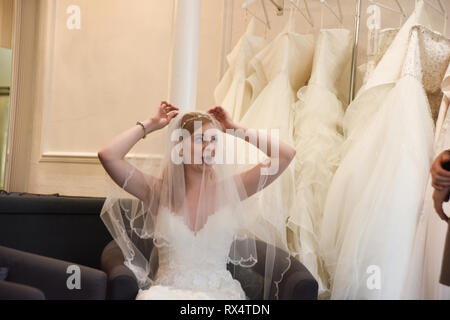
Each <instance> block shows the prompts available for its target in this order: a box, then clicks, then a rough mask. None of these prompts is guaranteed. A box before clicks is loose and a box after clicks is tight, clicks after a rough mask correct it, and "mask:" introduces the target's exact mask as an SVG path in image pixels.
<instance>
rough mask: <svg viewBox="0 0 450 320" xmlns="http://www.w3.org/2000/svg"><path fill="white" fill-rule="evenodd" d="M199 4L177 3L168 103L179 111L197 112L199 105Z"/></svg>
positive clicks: (180, 0)
mask: <svg viewBox="0 0 450 320" xmlns="http://www.w3.org/2000/svg"><path fill="white" fill-rule="evenodd" d="M200 1H201V0H176V1H175V10H174V11H175V19H174V21H175V22H174V26H173V27H174V30H173V39H172V41H173V42H172V48H171V58H170V71H169V72H170V78H169V102H170V103H172V104H173V105H175V106H177V107H179V108H180V110H194V109H195V104H196V98H197V74H198V47H199V34H200Z"/></svg>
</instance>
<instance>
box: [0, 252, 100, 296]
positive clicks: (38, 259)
mask: <svg viewBox="0 0 450 320" xmlns="http://www.w3.org/2000/svg"><path fill="white" fill-rule="evenodd" d="M70 265H74V263H71V262H67V261H63V260H58V259H53V258H48V257H44V256H41V255H37V254H33V253H28V252H24V251H20V250H15V249H11V248H7V247H3V246H0V267H1V269H2V279H0V300H11V299H12V300H22V299H31V300H42V299H49V300H50V299H57V300H86V299H88V300H104V299H105V296H106V274H105V273H104V272H102V271H101V270H97V269H93V268H90V267H86V266H82V265H78V264H76V265H77V266H78V267H79V268H80V283H81V288H80V289H69V288H68V287H67V279H68V278H69V276H70V275H71V274H69V273H67V268H68V267H69V266H70Z"/></svg>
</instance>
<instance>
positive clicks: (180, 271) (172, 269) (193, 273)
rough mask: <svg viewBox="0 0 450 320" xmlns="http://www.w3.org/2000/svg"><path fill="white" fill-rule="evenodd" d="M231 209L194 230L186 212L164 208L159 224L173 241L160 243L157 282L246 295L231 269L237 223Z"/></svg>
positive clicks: (156, 283)
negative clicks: (231, 248)
mask: <svg viewBox="0 0 450 320" xmlns="http://www.w3.org/2000/svg"><path fill="white" fill-rule="evenodd" d="M229 213H230V212H229V210H228V209H222V210H219V211H217V212H216V213H214V214H213V215H211V216H209V217H208V219H207V221H206V223H205V224H204V226H203V227H202V228H201V229H200V230H198V231H196V232H194V231H192V230H191V229H190V227H188V225H187V224H186V223H185V222H184V221H183V219H184V218H183V217H182V216H177V215H175V214H172V213H170V211H169V210H168V209H165V208H162V209H161V210H160V211H159V213H158V219H157V223H156V224H157V225H156V228H157V230H158V232H161V233H163V234H166V235H167V236H166V237H167V238H166V239H167V240H168V242H169V243H170V244H169V245H163V246H160V247H158V264H159V266H158V271H157V273H156V277H155V279H154V282H155V283H154V285H163V286H172V287H176V288H180V289H188V290H200V291H204V292H212V293H213V294H214V295H217V294H222V295H224V297H225V296H227V295H228V297H230V298H232V297H235V298H237V299H245V293H244V292H243V290H242V287H241V285H240V283H239V282H238V281H237V280H235V279H233V277H232V275H231V273H230V272H229V271H228V270H227V262H228V261H229V258H228V257H229V251H230V247H231V244H232V241H233V239H234V234H235V230H236V229H235V227H236V225H235V223H233V219H230V215H229Z"/></svg>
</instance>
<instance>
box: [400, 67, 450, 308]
mask: <svg viewBox="0 0 450 320" xmlns="http://www.w3.org/2000/svg"><path fill="white" fill-rule="evenodd" d="M442 91H443V92H444V97H443V99H442V103H441V107H440V109H439V116H438V119H437V123H436V134H435V143H434V157H437V155H438V154H440V153H441V152H442V151H444V150H446V149H450V112H449V110H448V107H449V102H450V65H449V66H448V68H447V72H446V74H445V77H444V80H443V81H442ZM433 191H434V188H433V187H432V185H431V176H430V178H429V180H428V184H427V190H426V193H425V201H424V204H423V210H422V212H421V215H420V219H419V226H418V228H417V233H416V236H415V244H414V249H413V254H412V258H411V262H410V268H409V269H410V270H409V272H408V281H407V285H406V287H405V293H404V298H406V299H426V300H429V299H431V300H450V287H448V286H444V285H443V284H440V283H439V276H440V274H441V268H442V258H443V253H444V245H445V237H446V235H447V230H448V225H447V224H446V223H445V222H444V221H442V220H441V218H440V217H439V216H438V214H437V213H436V210H435V209H434V202H433ZM444 211H445V212H449V211H450V210H449V204H448V203H444Z"/></svg>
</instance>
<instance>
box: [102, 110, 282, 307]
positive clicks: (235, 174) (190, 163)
mask: <svg viewBox="0 0 450 320" xmlns="http://www.w3.org/2000/svg"><path fill="white" fill-rule="evenodd" d="M161 131H162V132H161V133H162V135H160V136H157V138H155V137H152V138H153V139H149V138H147V139H144V140H141V141H140V142H139V143H142V144H145V149H146V150H148V151H149V152H148V153H149V154H152V155H154V154H155V152H157V151H158V150H162V152H159V153H157V156H156V157H155V156H152V157H147V158H140V159H136V158H129V159H128V158H127V161H128V163H129V164H130V165H129V171H128V173H127V175H126V178H125V179H124V183H123V185H122V186H119V185H117V184H115V183H114V182H113V181H112V179H108V195H107V198H106V200H105V203H104V205H103V208H102V210H101V218H102V220H103V222H104V223H105V225H106V227H107V228H108V230H109V232H110V233H111V235H112V236H113V238H114V240H115V241H116V243H117V245H118V246H119V247H120V249H121V251H122V253H123V255H124V263H125V265H126V266H127V267H128V268H129V269H130V270H132V271H133V273H134V275H135V276H136V279H137V283H138V286H139V288H141V289H147V288H149V287H150V286H151V285H152V284H153V281H154V276H155V263H154V261H155V260H156V258H155V255H156V254H157V252H158V250H154V249H155V248H156V249H158V248H162V247H164V246H174V245H180V242H179V241H178V242H177V241H176V239H177V236H178V234H179V233H180V232H181V230H180V227H181V226H180V224H179V223H175V222H176V221H181V222H183V224H184V226H183V231H182V232H188V233H190V234H191V236H190V237H185V238H184V239H189V240H188V241H184V242H183V252H184V255H185V256H186V257H187V259H186V263H196V264H198V265H207V264H208V263H210V257H209V256H208V250H204V248H206V247H207V246H208V245H211V244H212V243H214V241H221V240H222V239H220V238H219V237H222V236H223V234H224V233H223V232H214V231H215V230H214V228H217V227H218V226H220V228H221V231H223V230H227V231H229V235H230V236H231V237H232V239H233V241H232V243H231V245H230V250H229V254H228V256H227V257H224V263H227V264H228V266H229V268H228V269H229V270H230V272H231V273H232V275H233V277H235V276H236V273H237V272H242V270H247V271H249V270H250V271H254V272H255V274H256V273H258V274H259V275H262V276H261V281H260V285H261V286H263V288H262V289H263V290H262V291H263V295H262V296H263V298H264V299H277V298H279V296H278V292H279V283H280V282H281V281H282V278H283V275H284V273H285V272H286V271H287V270H288V268H289V267H290V256H289V254H288V253H287V252H288V250H286V249H287V248H281V249H283V250H278V249H277V247H276V239H275V238H274V234H275V232H274V231H273V230H271V228H270V226H268V225H267V224H265V223H264V222H263V221H264V219H263V218H262V217H263V216H264V215H265V214H276V213H273V212H271V213H264V212H259V211H261V210H264V209H263V206H255V205H254V204H255V203H258V202H261V199H260V196H261V195H260V194H261V193H259V192H258V191H259V190H261V189H262V188H264V187H265V184H266V181H267V174H268V171H270V170H264V169H266V168H267V166H269V163H270V161H267V159H268V157H267V155H263V158H264V156H265V159H262V160H261V161H259V159H256V158H261V155H262V154H263V152H261V151H260V150H258V149H256V147H254V146H253V145H251V144H250V143H248V142H246V141H245V140H244V139H241V138H239V137H237V136H236V135H232V134H228V133H225V132H224V130H223V129H222V127H221V124H220V123H219V122H218V121H217V120H216V119H215V118H214V117H213V116H211V115H210V114H208V113H202V112H186V111H183V112H179V114H178V115H177V116H176V117H175V118H173V119H172V120H171V121H170V123H169V124H168V125H167V126H166V127H164V128H163V129H161ZM151 135H152V134H150V135H149V137H150V136H151ZM255 152H256V153H258V155H257V157H256V158H255V157H254V154H255ZM252 153H253V154H252ZM243 155H244V156H243ZM256 164H258V165H259V166H260V167H259V168H260V170H259V171H258V172H259V182H258V187H257V190H256V192H254V190H252V191H251V195H249V191H248V190H246V186H245V183H244V178H243V176H244V174H245V173H246V172H248V171H249V170H250V169H254V168H255V166H256ZM144 173H145V177H146V179H145V181H146V182H147V183H146V186H145V191H146V194H147V196H146V197H145V198H144V199H138V198H137V197H135V196H133V195H132V194H131V193H128V192H127V185H128V184H129V183H130V181H131V180H132V179H133V177H136V176H137V175H143V174H144ZM108 178H109V177H108ZM193 186H195V187H193ZM256 207H257V208H258V212H255V210H254V209H253V210H252V208H256ZM167 214H170V215H175V219H170V220H169V222H170V223H165V224H164V226H165V227H164V228H160V225H161V224H160V222H161V221H162V220H163V219H164V217H166V216H165V215H167ZM215 219H217V220H216V221H215V222H213V220H215ZM222 228H224V229H222ZM225 234H227V233H225ZM152 248H153V250H151V249H152ZM243 288H244V286H243ZM244 290H245V288H244Z"/></svg>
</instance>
